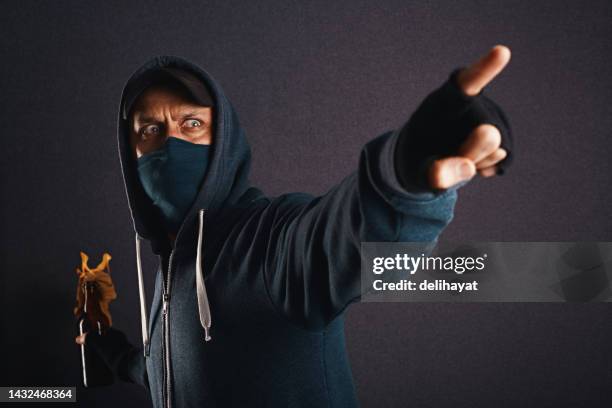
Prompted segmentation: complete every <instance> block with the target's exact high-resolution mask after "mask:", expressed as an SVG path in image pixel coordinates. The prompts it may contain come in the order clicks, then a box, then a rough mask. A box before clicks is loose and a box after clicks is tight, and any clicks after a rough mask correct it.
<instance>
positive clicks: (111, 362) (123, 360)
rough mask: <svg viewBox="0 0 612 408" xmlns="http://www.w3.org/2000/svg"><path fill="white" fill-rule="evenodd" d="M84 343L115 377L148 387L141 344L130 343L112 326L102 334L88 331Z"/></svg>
mask: <svg viewBox="0 0 612 408" xmlns="http://www.w3.org/2000/svg"><path fill="white" fill-rule="evenodd" d="M86 344H87V345H89V346H90V347H91V348H92V349H93V350H94V351H95V352H96V353H97V354H98V355H99V356H100V357H102V359H103V360H104V362H105V363H106V365H107V366H108V367H110V369H111V371H112V372H113V374H115V377H117V378H119V379H121V380H122V381H125V382H130V383H135V384H139V385H142V386H143V387H145V388H146V389H149V379H148V376H147V367H146V364H145V358H144V352H143V346H140V347H136V346H134V345H132V344H131V343H130V342H128V340H127V337H126V336H125V334H124V333H123V332H121V331H119V330H117V329H114V328H112V327H110V328H108V329H107V331H106V333H104V334H103V335H99V334H98V333H97V332H95V331H93V332H89V333H88V334H87V337H86Z"/></svg>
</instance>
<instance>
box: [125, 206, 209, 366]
mask: <svg viewBox="0 0 612 408" xmlns="http://www.w3.org/2000/svg"><path fill="white" fill-rule="evenodd" d="M203 231H204V210H200V211H199V222H198V249H197V253H196V293H197V296H198V312H199V314H200V323H201V324H202V327H203V328H204V333H205V337H204V340H205V341H210V340H211V339H212V337H211V336H210V328H211V326H212V318H211V315H210V305H209V303H208V294H207V293H206V285H205V284H204V278H203V276H202V241H203V239H204V233H203ZM136 267H137V269H138V295H139V297H140V320H141V327H142V345H143V349H144V354H145V356H148V355H149V329H148V322H149V320H148V318H147V301H146V297H145V296H146V295H145V289H144V278H143V276H142V263H141V259H140V237H139V236H138V234H136Z"/></svg>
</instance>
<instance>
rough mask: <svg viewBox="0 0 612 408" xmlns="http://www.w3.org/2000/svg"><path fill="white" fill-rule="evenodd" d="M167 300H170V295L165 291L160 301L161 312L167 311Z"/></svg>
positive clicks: (165, 312)
mask: <svg viewBox="0 0 612 408" xmlns="http://www.w3.org/2000/svg"><path fill="white" fill-rule="evenodd" d="M169 300H170V295H169V294H167V293H164V301H163V303H162V313H163V314H167V313H168V301H169Z"/></svg>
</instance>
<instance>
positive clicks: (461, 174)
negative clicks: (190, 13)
mask: <svg viewBox="0 0 612 408" xmlns="http://www.w3.org/2000/svg"><path fill="white" fill-rule="evenodd" d="M474 175H476V165H474V162H473V161H472V160H470V159H467V158H465V157H446V158H444V159H438V160H436V161H434V162H433V163H432V164H431V167H430V168H429V172H428V179H429V186H430V187H432V188H435V189H446V188H450V187H452V186H454V185H455V184H458V183H461V182H462V181H467V180H470V179H471V178H472V177H474Z"/></svg>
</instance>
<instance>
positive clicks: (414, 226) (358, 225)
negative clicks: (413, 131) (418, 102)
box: [264, 131, 457, 329]
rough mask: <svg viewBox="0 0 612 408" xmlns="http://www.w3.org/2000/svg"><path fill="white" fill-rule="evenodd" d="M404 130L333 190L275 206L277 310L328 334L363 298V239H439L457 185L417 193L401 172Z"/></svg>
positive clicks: (372, 150)
mask: <svg viewBox="0 0 612 408" xmlns="http://www.w3.org/2000/svg"><path fill="white" fill-rule="evenodd" d="M399 134H400V133H399V132H398V131H394V132H388V133H385V134H383V135H380V136H378V137H376V138H375V139H373V140H371V141H370V142H368V143H367V144H366V145H365V146H364V147H363V148H362V150H361V154H360V158H359V164H358V168H357V170H356V171H355V172H353V173H351V174H350V175H348V176H347V177H345V178H344V179H343V180H342V181H341V182H340V183H339V184H337V185H336V186H335V187H333V188H332V189H331V190H329V191H328V192H327V193H325V194H323V195H321V196H318V197H313V196H311V195H309V194H303V193H291V194H285V195H282V196H279V197H277V198H274V199H273V200H272V202H271V203H270V207H269V208H268V210H270V212H271V213H270V214H269V216H270V217H271V219H272V221H271V226H270V235H269V241H268V245H267V254H266V259H265V263H266V264H265V268H264V269H265V272H264V279H265V282H266V285H267V288H268V293H269V296H270V298H271V300H272V302H273V303H274V304H275V306H276V307H277V308H278V309H280V310H281V311H282V313H283V314H284V315H286V316H288V317H289V318H290V319H291V320H293V321H295V322H297V323H298V324H299V325H301V326H303V327H306V328H309V329H322V328H324V327H325V326H326V325H327V324H328V323H329V322H330V321H331V320H333V319H334V318H335V317H336V316H337V315H338V314H340V313H341V312H342V311H343V310H344V309H345V308H346V306H348V304H350V303H351V302H353V301H356V300H358V299H359V298H360V296H361V294H362V293H361V272H360V267H361V265H360V246H361V242H362V241H377V242H402V241H413V242H435V241H436V240H437V238H438V236H439V235H440V233H441V232H442V230H443V229H444V228H445V227H446V225H448V223H449V222H450V221H451V219H452V216H453V209H454V205H455V202H456V198H457V193H456V188H453V189H448V190H445V191H442V192H438V193H435V192H419V193H416V192H412V191H411V190H408V189H406V188H404V187H402V184H400V181H399V179H398V176H397V174H396V171H395V168H394V153H395V146H396V144H397V140H398V137H399Z"/></svg>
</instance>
